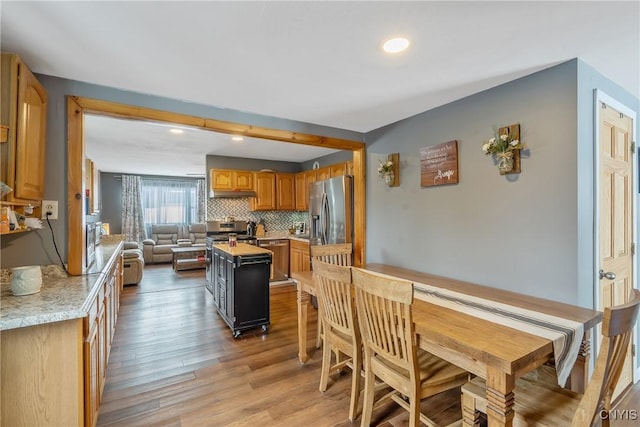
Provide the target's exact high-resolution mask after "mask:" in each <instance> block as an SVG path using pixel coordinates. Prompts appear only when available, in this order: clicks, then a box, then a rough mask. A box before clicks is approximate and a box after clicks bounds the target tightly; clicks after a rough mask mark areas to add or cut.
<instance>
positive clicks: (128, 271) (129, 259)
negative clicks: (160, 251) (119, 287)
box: [122, 242, 144, 285]
mask: <svg viewBox="0 0 640 427" xmlns="http://www.w3.org/2000/svg"><path fill="white" fill-rule="evenodd" d="M123 262H124V264H123V267H124V273H123V275H122V283H123V284H125V285H135V284H138V283H139V282H140V280H142V272H143V269H144V258H143V256H142V250H141V249H140V248H139V246H138V243H136V242H124V259H123Z"/></svg>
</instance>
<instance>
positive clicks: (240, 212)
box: [207, 197, 309, 231]
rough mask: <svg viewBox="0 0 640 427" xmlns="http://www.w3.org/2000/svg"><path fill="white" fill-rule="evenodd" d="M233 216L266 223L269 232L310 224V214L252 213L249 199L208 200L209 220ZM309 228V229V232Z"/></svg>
mask: <svg viewBox="0 0 640 427" xmlns="http://www.w3.org/2000/svg"><path fill="white" fill-rule="evenodd" d="M226 216H232V217H234V218H235V219H237V220H241V221H256V222H258V221H260V220H261V219H262V220H263V221H264V225H265V228H266V229H267V231H282V230H288V229H289V228H290V227H291V226H293V223H294V222H302V221H303V222H306V223H307V225H308V223H309V213H308V212H295V211H293V212H292V211H252V210H251V208H250V202H249V198H248V197H240V198H234V199H207V220H208V221H212V220H222V219H224V218H225V217H226ZM308 229H309V228H308V227H307V230H308Z"/></svg>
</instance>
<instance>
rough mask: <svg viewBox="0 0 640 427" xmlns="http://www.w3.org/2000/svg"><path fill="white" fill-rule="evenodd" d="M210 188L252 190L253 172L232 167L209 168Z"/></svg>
mask: <svg viewBox="0 0 640 427" xmlns="http://www.w3.org/2000/svg"><path fill="white" fill-rule="evenodd" d="M210 178H211V189H212V190H233V191H238V190H253V189H254V188H253V172H252V171H243V170H232V169H211V177H210Z"/></svg>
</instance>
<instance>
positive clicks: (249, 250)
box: [213, 243, 273, 256]
mask: <svg viewBox="0 0 640 427" xmlns="http://www.w3.org/2000/svg"><path fill="white" fill-rule="evenodd" d="M213 247H214V249H218V250H221V251H223V252H226V253H228V254H229V255H232V256H249V255H264V254H269V255H273V252H271V251H270V250H269V249H265V248H261V247H259V246H254V245H248V244H246V243H238V244H237V246H235V247H230V246H229V244H228V243H218V244H216V245H213Z"/></svg>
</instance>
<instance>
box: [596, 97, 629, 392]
mask: <svg viewBox="0 0 640 427" xmlns="http://www.w3.org/2000/svg"><path fill="white" fill-rule="evenodd" d="M593 95H594V103H593V105H594V138H593V140H594V144H593V146H594V148H593V150H594V174H593V176H594V180H593V181H594V192H595V193H594V206H593V209H594V224H593V227H594V248H593V256H594V272H593V285H592V286H593V293H594V295H593V302H594V307H593V308H594V309H595V310H598V307H600V292H599V282H600V280H599V277H598V269H599V265H600V249H599V248H600V227H599V225H600V209H599V207H600V114H601V110H602V109H601V108H600V103H604V104H606V105H608V106H611V107H612V108H615V109H616V111H619V112H621V113H622V114H624V115H626V116H628V117H631V118H632V119H633V128H632V129H631V131H632V141H633V142H636V141H637V135H636V128H637V127H638V124H637V122H636V120H637V115H636V112H635V111H633V110H632V109H631V108H629V107H627V106H626V105H624V104H622V103H621V102H619V101H617V100H616V99H615V98H613V97H611V96H609V95H608V94H606V93H605V92H603V91H602V90H600V89H594V91H593ZM632 154H633V159H632V165H633V171H632V174H633V200H632V206H633V210H634V212H633V213H634V215H633V217H632V218H633V221H632V227H633V230H632V232H631V234H632V236H633V241H634V243H635V244H636V250H635V253H634V254H633V255H632V263H633V274H632V275H631V277H632V280H633V283H632V288H637V287H638V255H637V254H638V250H640V248H638V244H637V243H638V235H637V233H638V174H639V173H640V165H638V146H636V147H635V150H634V151H633V153H632ZM596 329H597V330H598V331H600V325H598V328H596ZM632 338H633V339H632V341H631V342H632V344H634V345H636V349H637V343H638V327H637V325H636V326H635V327H634V328H633V336H632ZM592 341H593V343H594V346H593V348H594V351H593V353H594V354H597V353H598V351H599V349H600V341H601V339H600V335H599V333H597V334H595V336H594V337H593V340H592ZM637 353H638V352H637V350H636V352H634V354H633V365H632V366H633V382H634V384H635V383H636V382H637V381H638V379H640V368H638V356H637ZM591 360H592V361H595V358H592V359H591Z"/></svg>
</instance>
